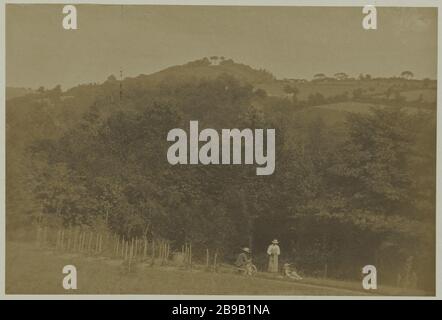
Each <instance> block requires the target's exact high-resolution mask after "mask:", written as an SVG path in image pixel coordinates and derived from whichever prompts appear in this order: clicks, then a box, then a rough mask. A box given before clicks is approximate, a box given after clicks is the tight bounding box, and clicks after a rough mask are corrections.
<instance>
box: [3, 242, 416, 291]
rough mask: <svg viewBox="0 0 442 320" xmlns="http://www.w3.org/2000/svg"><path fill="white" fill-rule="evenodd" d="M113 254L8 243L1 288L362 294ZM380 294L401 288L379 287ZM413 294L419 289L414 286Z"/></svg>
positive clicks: (337, 284) (334, 284) (312, 282)
mask: <svg viewBox="0 0 442 320" xmlns="http://www.w3.org/2000/svg"><path fill="white" fill-rule="evenodd" d="M67 264H73V265H75V266H76V267H77V272H78V289H77V290H76V291H66V290H64V289H63V288H62V285H61V283H62V279H63V276H64V275H63V274H62V268H63V266H65V265H67ZM120 264H121V262H120V261H118V260H104V259H99V258H91V257H85V256H76V255H67V254H65V255H56V254H54V253H53V252H51V251H44V250H39V249H37V248H36V247H35V246H33V245H32V244H29V243H18V242H14V243H8V245H7V256H6V293H7V294H66V293H76V294H209V295H224V294H231V295H232V294H233V295H366V294H368V293H367V292H365V291H363V290H361V288H360V284H359V283H355V282H344V281H336V280H322V279H306V280H305V281H306V283H302V282H301V283H300V282H293V281H288V280H283V279H269V278H268V277H266V276H265V275H264V274H263V275H258V276H256V277H253V278H247V277H244V276H241V275H237V274H233V273H229V272H218V273H213V272H205V271H202V270H200V271H197V270H194V271H188V270H179V269H177V268H176V267H159V266H154V267H150V266H147V265H140V266H139V267H138V269H137V271H136V272H134V273H131V274H127V273H125V272H123V271H122V268H121V266H120ZM379 290H380V291H379V292H378V293H380V294H393V295H400V294H403V292H401V291H400V290H398V289H392V288H384V289H382V288H380V289H379ZM415 294H423V293H422V292H417V293H415Z"/></svg>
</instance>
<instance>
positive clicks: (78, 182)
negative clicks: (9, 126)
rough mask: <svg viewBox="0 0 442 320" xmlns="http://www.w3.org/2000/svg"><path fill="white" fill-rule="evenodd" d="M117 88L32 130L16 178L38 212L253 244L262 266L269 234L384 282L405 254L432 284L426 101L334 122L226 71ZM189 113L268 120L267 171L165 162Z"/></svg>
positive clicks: (289, 257)
mask: <svg viewBox="0 0 442 320" xmlns="http://www.w3.org/2000/svg"><path fill="white" fill-rule="evenodd" d="M106 86H107V87H108V89H105V88H106ZM118 88H119V84H118V81H117V80H115V79H109V80H108V81H107V82H106V83H105V84H103V86H97V87H96V90H99V91H100V92H101V93H100V94H96V96H95V97H94V98H91V97H82V98H81V99H82V101H83V102H84V103H88V105H90V107H89V108H88V109H87V110H86V112H82V113H81V115H79V116H78V118H76V119H75V120H72V119H70V120H66V121H71V122H72V123H71V124H70V125H69V126H66V127H67V128H68V129H67V130H63V131H60V132H58V134H52V135H44V134H40V135H38V134H34V135H33V136H32V137H31V138H29V143H28V144H27V145H26V147H25V148H24V150H25V153H24V155H25V156H23V158H21V160H20V161H17V163H21V164H22V165H23V164H25V165H24V166H25V169H24V170H23V172H24V173H26V174H24V175H23V180H22V181H23V182H22V184H21V185H20V186H19V188H20V189H22V190H21V191H22V192H23V193H24V194H27V196H28V197H30V196H29V195H31V196H32V199H30V200H29V202H26V203H27V204H30V203H31V202H32V203H33V204H34V206H33V207H32V208H34V209H33V212H34V213H35V212H39V214H40V213H42V214H43V215H42V216H39V217H40V218H39V219H42V220H43V221H46V223H57V224H63V225H64V226H74V225H85V226H90V227H105V228H109V229H111V230H112V231H115V232H118V233H120V234H124V235H126V236H146V237H148V238H165V239H168V240H170V241H172V243H173V244H175V245H177V246H178V245H179V246H180V245H181V244H182V243H183V242H184V241H192V242H193V243H195V248H201V250H203V249H204V248H206V247H209V248H216V249H218V250H220V252H221V254H222V255H223V256H224V258H225V259H226V260H227V261H228V260H229V259H231V258H232V256H233V255H234V254H235V253H236V252H237V250H238V248H239V247H241V246H244V245H251V246H252V249H253V250H254V252H255V257H256V261H257V263H258V264H259V263H260V261H263V260H262V259H263V257H262V255H263V254H264V248H265V245H266V244H267V242H268V241H269V240H271V239H272V238H274V237H277V238H278V239H281V242H282V249H283V256H282V258H283V259H284V260H286V261H290V262H295V264H297V265H298V267H299V268H300V269H301V270H304V271H305V273H307V274H311V275H322V274H324V272H325V273H327V276H332V277H338V278H358V277H359V276H360V268H361V266H363V265H364V264H368V263H375V262H376V263H377V264H378V265H380V266H381V269H382V268H384V269H385V274H387V275H388V277H387V276H385V278H388V279H387V280H388V281H390V282H394V276H395V274H397V272H399V271H398V270H399V269H400V267H401V263H396V265H394V266H393V265H392V261H391V260H392V259H396V261H404V260H405V259H407V258H408V257H409V256H415V258H416V259H415V260H416V261H419V262H418V263H416V265H415V269H416V270H417V271H418V272H419V274H420V275H421V278H420V279H421V281H420V286H421V287H426V288H431V283H432V280H434V279H433V278H432V277H431V274H432V272H433V271H434V270H433V269H432V268H433V267H434V265H433V262H434V261H433V260H434V256H432V253H433V251H432V250H431V249H429V248H432V246H433V247H434V220H435V128H436V122H435V121H436V120H435V114H434V112H433V111H431V110H426V111H425V112H424V111H416V112H409V111H406V110H403V109H402V108H400V107H399V106H391V107H383V108H373V109H372V110H371V111H370V112H367V113H354V114H349V115H348V116H347V118H346V120H345V122H344V123H340V124H338V125H337V124H328V123H327V121H326V120H327V119H323V118H321V117H316V116H315V117H312V116H311V115H309V114H308V112H306V111H305V108H294V107H293V106H294V103H293V101H288V100H287V99H283V98H277V97H268V96H267V95H266V94H263V93H262V92H261V91H259V90H255V89H254V88H253V87H252V86H251V85H247V84H244V83H241V82H239V81H237V80H235V79H234V78H232V77H229V76H225V75H222V76H220V77H218V78H216V79H206V80H204V79H199V80H195V81H179V80H173V79H172V80H171V79H169V80H168V81H163V82H160V83H157V84H149V86H138V85H137V84H136V82H132V83H128V85H127V87H126V88H125V95H124V99H123V100H122V101H119V102H118V101H117V100H118V94H117V92H118V90H119V89H118ZM80 89H81V88H80ZM80 89H76V90H80ZM83 89H84V88H83ZM89 89H90V88H89ZM92 89H93V88H92ZM92 89H91V90H92ZM54 90H55V89H54ZM106 90H107V91H106ZM57 92H58V91H57ZM57 92H55V91H54V92H53V93H52V94H53V95H54V96H57ZM109 95H112V97H113V98H112V99H109V98H108V97H109ZM50 98H51V97H50ZM314 98H315V97H312V99H314ZM51 99H53V100H54V99H55V100H56V98H54V97H52V98H51ZM88 99H89V100H90V101H88ZM55 103H61V102H60V101H58V102H55ZM64 112H65V113H67V112H69V111H68V110H64ZM67 116H68V115H66V114H65V115H64V117H67ZM34 120H35V119H34ZM189 120H198V121H199V123H200V126H201V127H210V128H215V129H221V128H239V129H241V128H275V129H276V148H277V150H276V153H277V154H276V170H275V173H274V174H273V175H272V176H256V175H255V173H254V168H252V167H250V166H235V165H232V166H203V165H195V166H171V165H169V163H168V162H167V160H166V152H167V148H168V146H169V143H168V142H167V141H166V136H167V132H168V131H169V130H170V129H172V128H178V127H180V128H187V126H188V123H189ZM39 121H41V125H43V126H44V125H47V123H50V118H43V119H40V120H39ZM52 125H55V124H52ZM47 136H50V137H51V138H44V137H47ZM14 159H18V156H17V157H16V158H14ZM8 170H12V169H8ZM23 190H24V191H23ZM33 217H34V218H33V219H36V218H35V215H34V216H33ZM423 248H425V249H423ZM262 263H263V262H262ZM432 270H433V271H432ZM433 282H434V281H433Z"/></svg>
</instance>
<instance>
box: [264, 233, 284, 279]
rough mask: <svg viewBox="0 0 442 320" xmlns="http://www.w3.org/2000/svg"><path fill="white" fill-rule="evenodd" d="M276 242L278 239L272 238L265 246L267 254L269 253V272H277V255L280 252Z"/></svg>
mask: <svg viewBox="0 0 442 320" xmlns="http://www.w3.org/2000/svg"><path fill="white" fill-rule="evenodd" d="M278 243H279V242H278V240H276V239H274V240H273V241H272V243H271V244H270V245H269V247H268V248H267V254H268V255H269V272H278V256H279V255H280V254H281V249H279V246H278Z"/></svg>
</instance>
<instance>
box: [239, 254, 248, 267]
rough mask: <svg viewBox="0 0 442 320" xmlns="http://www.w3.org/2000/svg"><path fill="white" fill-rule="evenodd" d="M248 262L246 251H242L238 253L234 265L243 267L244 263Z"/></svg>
mask: <svg viewBox="0 0 442 320" xmlns="http://www.w3.org/2000/svg"><path fill="white" fill-rule="evenodd" d="M249 262H250V258H249V256H248V255H247V253H245V252H242V253H240V254H239V255H238V258H237V259H236V262H235V265H236V266H237V267H244V266H245V265H247V263H249Z"/></svg>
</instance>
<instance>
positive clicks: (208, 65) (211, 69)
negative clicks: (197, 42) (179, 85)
mask: <svg viewBox="0 0 442 320" xmlns="http://www.w3.org/2000/svg"><path fill="white" fill-rule="evenodd" d="M222 74H228V75H230V76H233V77H235V78H236V79H238V80H240V81H242V82H247V83H250V84H252V85H257V84H265V83H269V82H273V81H276V78H275V76H274V75H273V74H271V73H270V72H269V71H267V70H264V69H253V68H252V67H250V66H248V65H245V64H241V63H237V62H234V61H233V60H232V59H224V58H223V57H211V58H203V59H200V60H195V61H191V62H188V63H186V64H184V65H178V66H173V67H170V68H166V69H164V70H161V71H159V72H156V73H153V74H150V75H140V76H138V77H136V78H132V80H137V81H149V82H150V81H153V82H161V81H165V80H169V79H173V80H175V81H186V80H191V79H195V78H198V79H201V78H205V79H214V78H217V77H219V76H220V75H222Z"/></svg>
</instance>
